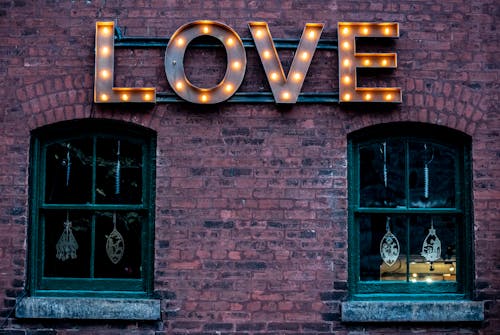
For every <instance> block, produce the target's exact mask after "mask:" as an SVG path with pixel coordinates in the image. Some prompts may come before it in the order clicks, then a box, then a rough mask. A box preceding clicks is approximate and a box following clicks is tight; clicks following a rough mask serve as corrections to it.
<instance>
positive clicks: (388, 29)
mask: <svg viewBox="0 0 500 335" xmlns="http://www.w3.org/2000/svg"><path fill="white" fill-rule="evenodd" d="M390 34H391V29H390V28H389V27H386V28H384V35H390Z"/></svg>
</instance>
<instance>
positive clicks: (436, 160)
mask: <svg viewBox="0 0 500 335" xmlns="http://www.w3.org/2000/svg"><path fill="white" fill-rule="evenodd" d="M456 155H457V153H456V151H455V150H453V149H451V148H447V147H444V146H441V145H436V144H426V143H410V201H411V207H455V174H456V162H455V157H456Z"/></svg>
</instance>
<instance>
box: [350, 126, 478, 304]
mask: <svg viewBox="0 0 500 335" xmlns="http://www.w3.org/2000/svg"><path fill="white" fill-rule="evenodd" d="M390 140H397V141H401V143H402V145H404V148H405V149H404V153H405V157H404V162H405V163H404V164H405V165H404V166H405V167H404V170H405V171H404V185H405V187H404V188H405V189H404V190H402V191H404V195H405V199H407V200H406V204H405V206H397V207H382V206H380V207H377V206H370V207H363V206H361V202H360V148H361V147H362V146H364V145H370V144H373V143H382V142H384V141H390ZM414 141H416V142H421V143H430V144H436V145H442V146H446V147H448V148H452V149H453V150H455V152H456V155H455V163H456V168H455V176H454V183H455V185H454V186H455V195H454V196H455V201H454V205H453V206H448V207H433V208H413V207H411V205H410V204H409V200H408V199H409V192H410V191H409V173H408V170H409V168H408V167H409V166H410V163H409V149H408V148H409V147H408V146H409V143H410V142H414ZM470 152H471V139H470V137H469V136H467V135H465V134H463V133H461V132H458V131H455V130H452V129H449V128H445V127H441V126H436V125H429V124H421V123H409V122H401V123H389V124H381V125H376V126H372V127H368V128H364V129H361V130H358V131H355V132H353V133H351V134H349V136H348V162H349V168H348V180H349V190H348V191H349V217H348V220H349V226H348V240H349V293H350V299H351V300H402V299H409V298H411V299H423V300H425V299H468V298H470V293H471V287H472V274H473V259H472V213H471V180H472V179H471V178H472V177H471V157H470ZM363 215H365V216H366V215H380V216H400V217H404V218H405V220H406V222H407V225H408V228H407V232H408V233H407V234H406V236H403V237H402V239H405V240H407V241H408V243H409V240H410V238H411V237H410V233H409V231H410V230H409V222H410V220H414V219H416V218H421V217H427V218H432V217H433V216H443V215H449V216H450V217H453V218H456V220H457V221H458V222H459V223H458V224H457V231H456V239H457V241H456V244H457V246H458V248H457V249H458V250H456V263H457V264H456V271H457V272H456V281H451V282H444V281H443V282H433V283H425V282H411V281H410V280H409V279H410V271H409V270H408V269H409V265H408V264H409V248H408V249H407V251H406V254H407V256H406V257H407V258H406V262H407V272H406V277H407V280H406V281H387V282H384V281H381V280H380V281H375V280H361V277H360V271H361V270H360V265H361V252H360V250H361V249H360V248H361V246H360V226H359V223H358V222H359V220H360V219H359V218H360V217H361V216H363ZM402 253H403V251H402Z"/></svg>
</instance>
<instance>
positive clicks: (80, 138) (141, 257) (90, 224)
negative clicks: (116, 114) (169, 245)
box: [29, 120, 156, 297]
mask: <svg viewBox="0 0 500 335" xmlns="http://www.w3.org/2000/svg"><path fill="white" fill-rule="evenodd" d="M155 143H156V134H155V132H153V131H151V130H148V129H145V128H143V127H140V126H136V125H130V124H127V123H124V122H117V121H108V120H75V121H69V122H63V123H58V124H55V125H50V126H45V127H42V128H40V129H37V130H35V131H33V133H32V142H31V144H32V147H31V148H32V149H31V173H30V175H31V212H30V215H31V216H30V249H29V251H30V258H29V259H30V271H31V272H30V285H31V287H30V294H31V295H33V296H75V295H76V296H119V297H122V296H124V295H126V296H131V297H134V296H135V297H145V296H148V295H149V294H150V293H151V291H152V278H153V275H152V271H153V236H154V180H155Z"/></svg>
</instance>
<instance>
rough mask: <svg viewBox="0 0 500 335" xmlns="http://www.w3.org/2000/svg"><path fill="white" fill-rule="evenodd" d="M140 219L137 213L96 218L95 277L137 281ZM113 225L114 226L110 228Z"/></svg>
mask: <svg viewBox="0 0 500 335" xmlns="http://www.w3.org/2000/svg"><path fill="white" fill-rule="evenodd" d="M142 220H143V217H142V216H141V215H140V214H139V213H137V212H102V213H98V214H97V216H96V235H95V236H96V237H95V238H96V241H95V246H96V247H95V276H96V277H97V278H140V277H141V248H142V246H141V238H142ZM113 222H116V226H115V225H114V224H113Z"/></svg>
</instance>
